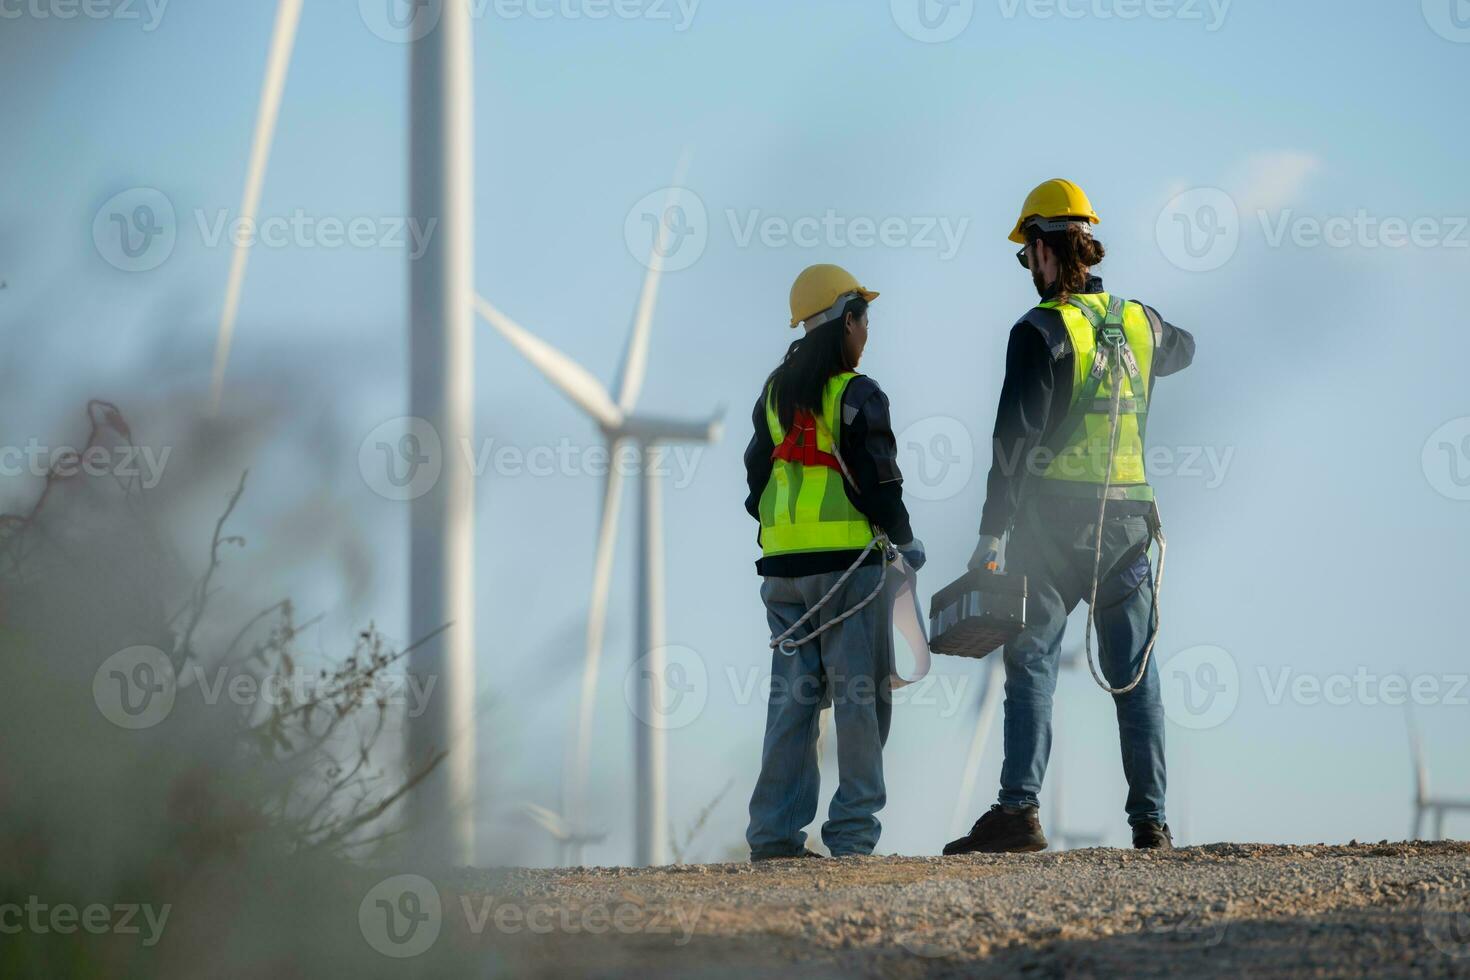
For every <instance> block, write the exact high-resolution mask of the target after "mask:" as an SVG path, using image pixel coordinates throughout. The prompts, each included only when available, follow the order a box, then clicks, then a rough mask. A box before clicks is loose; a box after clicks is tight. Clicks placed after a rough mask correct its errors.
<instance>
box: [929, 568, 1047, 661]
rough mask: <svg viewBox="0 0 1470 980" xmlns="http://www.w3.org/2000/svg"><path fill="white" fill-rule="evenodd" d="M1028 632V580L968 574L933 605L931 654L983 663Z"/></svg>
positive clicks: (983, 571)
mask: <svg viewBox="0 0 1470 980" xmlns="http://www.w3.org/2000/svg"><path fill="white" fill-rule="evenodd" d="M1025 628H1026V576H1024V575H1007V574H1005V573H1003V572H998V571H994V570H992V569H988V568H979V569H975V570H973V571H969V572H966V573H965V574H964V575H962V576H960V577H959V579H957V580H956V581H954V582H952V583H950V584H949V585H947V586H945V587H944V588H942V589H940V590H939V591H938V592H937V593H935V595H934V598H933V600H931V601H930V603H929V636H930V639H929V649H930V650H931V651H932V652H934V653H942V654H946V655H948V656H951V657H972V658H974V659H977V660H978V659H979V658H981V657H984V656H985V655H986V654H988V653H990V652H991V651H992V650H994V649H996V648H997V647H1001V646H1004V645H1005V644H1007V643H1009V642H1011V641H1012V640H1014V639H1015V638H1016V636H1017V635H1018V634H1019V633H1020V632H1021V630H1023V629H1025Z"/></svg>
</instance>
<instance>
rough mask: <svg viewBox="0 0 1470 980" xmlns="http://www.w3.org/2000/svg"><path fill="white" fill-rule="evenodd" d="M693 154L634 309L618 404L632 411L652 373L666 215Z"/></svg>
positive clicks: (683, 162) (685, 160) (681, 167)
mask: <svg viewBox="0 0 1470 980" xmlns="http://www.w3.org/2000/svg"><path fill="white" fill-rule="evenodd" d="M689 160H690V153H689V150H688V149H687V148H686V149H685V150H684V152H683V154H682V155H680V157H679V163H678V165H677V166H676V167H675V168H674V181H673V183H671V184H670V185H669V191H668V194H667V195H666V196H665V197H664V207H663V211H662V212H660V216H659V221H658V222H657V229H658V230H657V231H656V232H655V233H654V239H653V244H652V246H651V247H650V251H649V255H648V262H647V263H646V267H647V270H648V271H647V272H645V273H644V275H643V288H642V289H641V290H639V292H638V306H637V307H636V308H635V309H634V311H633V325H632V327H631V329H630V330H629V331H628V346H627V348H626V349H625V350H624V351H623V366H622V368H621V369H619V371H618V407H619V408H621V409H622V410H623V411H624V412H631V411H632V410H633V406H634V405H636V404H638V395H639V393H641V392H642V391H643V379H644V378H645V377H646V376H647V374H648V345H649V335H650V333H651V332H652V329H653V312H654V309H655V308H656V307H657V306H658V287H659V282H660V280H661V279H662V278H663V261H662V257H663V256H664V255H665V254H666V252H665V238H664V235H665V232H666V227H665V223H664V221H663V216H664V215H666V214H667V213H668V211H669V209H670V208H671V207H673V206H674V203H675V201H676V199H677V194H678V191H679V188H680V187H681V185H683V183H684V175H685V173H686V172H687V171H688V169H689Z"/></svg>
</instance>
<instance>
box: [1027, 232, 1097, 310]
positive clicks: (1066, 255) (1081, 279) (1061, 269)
mask: <svg viewBox="0 0 1470 980" xmlns="http://www.w3.org/2000/svg"><path fill="white" fill-rule="evenodd" d="M1026 238H1027V239H1028V240H1029V241H1033V242H1034V241H1037V240H1040V241H1043V242H1045V243H1046V246H1047V248H1049V249H1051V250H1052V251H1053V252H1054V253H1056V257H1057V302H1059V303H1065V302H1066V301H1067V300H1068V299H1069V298H1070V297H1071V295H1072V294H1073V293H1080V292H1084V291H1085V290H1086V288H1087V275H1088V271H1087V270H1088V269H1090V268H1091V267H1092V266H1095V265H1097V264H1098V263H1099V262H1101V261H1102V260H1103V257H1104V256H1105V255H1107V250H1106V249H1104V248H1103V246H1102V242H1100V241H1098V240H1097V239H1096V238H1093V237H1092V235H1091V234H1089V233H1088V231H1087V230H1086V229H1085V228H1083V226H1082V225H1080V224H1076V223H1073V224H1069V225H1067V227H1066V228H1065V229H1064V230H1062V231H1046V232H1044V231H1041V230H1040V229H1039V228H1037V227H1036V226H1035V225H1031V226H1029V227H1028V228H1027V229H1026Z"/></svg>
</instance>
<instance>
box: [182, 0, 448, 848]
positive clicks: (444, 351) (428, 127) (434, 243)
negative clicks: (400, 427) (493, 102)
mask: <svg viewBox="0 0 1470 980" xmlns="http://www.w3.org/2000/svg"><path fill="white" fill-rule="evenodd" d="M303 3H304V0H278V3H277V6H276V19H275V26H274V28H273V30H272V33H271V42H270V49H269V54H268V57H267V61H266V72H265V78H264V80H263V82H262V83H261V93H260V104H259V108H258V109H257V112H256V122H255V132H254V136H253V138H252V141H251V150H250V159H249V164H248V166H247V168H246V177H245V189H244V192H243V195H242V199H241V202H240V217H241V219H242V220H245V221H253V220H254V218H255V215H256V211H257V209H258V208H259V206H260V197H261V191H262V188H263V185H264V182H265V175H266V168H267V165H268V163H269V161H270V153H271V145H272V142H273V141H274V138H275V132H276V125H277V122H278V121H279V118H280V109H281V101H282V98H283V97H284V93H285V87H286V76H287V72H288V69H289V68H290V64H291V57H292V53H293V52H294V50H295V45H296V31H297V27H298V26H299V24H300V21H301V12H302V6H303ZM441 6H442V9H437V8H436V9H428V7H427V5H426V4H425V3H424V2H423V0H414V2H413V4H412V8H411V10H410V12H409V17H410V21H411V22H412V25H413V26H414V27H417V26H421V24H422V21H424V20H425V19H429V18H437V21H436V22H435V23H430V24H429V25H428V29H427V30H426V31H423V32H422V33H419V34H418V35H417V36H416V37H413V36H410V37H409V38H408V40H409V41H410V43H409V45H408V53H409V188H408V191H409V205H410V210H411V214H412V216H413V218H414V219H416V220H417V221H418V222H419V224H420V227H424V228H434V229H435V231H436V234H434V235H432V236H430V238H429V241H428V242H427V244H426V247H425V249H424V251H423V254H422V255H420V256H418V257H417V258H413V257H410V259H409V263H408V264H409V304H408V306H409V317H408V320H409V323H408V327H409V338H408V339H409V344H408V347H409V403H410V406H411V414H412V415H413V416H415V417H417V418H420V419H423V420H424V421H425V422H427V423H428V424H429V425H430V427H432V429H433V430H434V431H435V432H436V433H437V434H438V436H439V439H440V442H441V444H442V445H443V446H444V447H445V450H446V451H445V452H443V453H442V456H443V472H442V475H441V477H440V479H439V480H437V481H435V485H434V487H433V488H432V489H431V490H430V491H429V492H428V493H425V494H424V495H422V496H420V497H418V498H417V499H415V500H414V501H413V503H412V504H411V511H410V514H409V525H410V531H409V535H410V542H409V629H410V631H411V633H412V634H413V635H414V636H418V637H430V639H428V640H426V641H425V642H423V643H422V644H420V645H419V646H418V647H417V648H416V649H415V650H414V653H413V655H412V657H411V661H410V664H409V669H410V671H412V672H413V674H414V675H415V676H417V677H418V678H419V679H420V682H421V683H430V682H434V683H437V684H438V689H439V691H440V692H441V694H440V695H439V696H438V697H435V698H433V699H431V700H430V702H429V707H428V708H427V709H426V710H425V711H424V712H423V713H422V714H421V715H419V716H418V717H417V718H415V719H413V720H412V721H411V722H410V724H409V727H408V739H407V742H408V745H407V748H408V756H409V766H410V768H411V769H412V768H413V767H416V766H421V765H427V764H428V763H429V762H430V761H431V760H433V759H435V758H438V757H439V755H440V754H441V753H448V754H447V756H445V757H444V758H443V759H442V761H441V764H440V765H438V766H436V767H434V768H433V769H432V770H431V771H430V772H429V774H428V775H427V776H426V777H425V778H424V779H423V781H422V783H421V784H420V785H418V786H417V787H415V789H414V791H413V793H411V794H410V795H409V797H408V800H407V805H408V810H409V821H410V825H411V829H412V833H413V836H414V840H415V845H416V848H417V851H416V853H417V854H418V855H419V856H420V857H421V858H423V859H424V860H427V861H430V862H433V863H435V864H440V865H446V866H452V865H465V864H470V863H471V862H472V860H473V857H474V825H475V812H474V808H475V803H476V794H475V732H474V697H475V690H474V688H475V660H474V634H475V622H474V570H475V566H474V552H473V541H474V475H473V473H472V472H471V470H470V467H469V463H468V461H467V460H465V459H464V454H463V453H459V452H455V451H454V447H458V446H461V445H468V444H469V441H470V438H471V436H472V434H473V421H472V420H473V415H474V397H475V388H474V375H473V364H474V351H473V341H474V314H473V312H472V311H471V309H470V299H471V297H472V296H473V293H474V288H473V284H472V281H471V276H472V270H473V260H474V233H473V222H474V187H473V176H474V175H473V163H474V120H473V118H472V115H471V106H472V100H473V89H474V67H473V58H472V45H473V37H472V32H471V26H472V25H471V19H470V18H471V11H470V4H469V3H468V2H467V0H448V2H444V3H443V4H442V5H441ZM390 20H396V18H394V17H393V16H392V15H390ZM396 26H398V27H402V28H408V27H410V23H399V24H397V25H396ZM250 248H251V245H250V244H248V243H247V242H245V241H243V240H242V241H241V242H239V243H237V244H236V247H235V250H234V252H233V255H232V257H231V263H230V273H229V279H228V280H227V282H226V286H225V300H224V305H223V308H222V310H221V313H220V323H219V332H218V335H217V338H216V340H215V353H214V371H213V375H212V379H211V384H210V407H209V414H210V415H211V416H213V415H215V414H216V413H217V412H218V411H219V407H220V401H221V398H222V395H223V390H224V381H225V372H226V369H227V368H228V365H229V358H230V347H231V343H232V341H233V338H234V333H235V321H236V315H237V313H238V311H239V305H240V297H241V294H242V291H243V290H244V286H245V272H246V267H247V265H248V262H249V257H250ZM445 626H448V627H449V629H445V630H443V631H442V632H439V631H440V630H441V627H445Z"/></svg>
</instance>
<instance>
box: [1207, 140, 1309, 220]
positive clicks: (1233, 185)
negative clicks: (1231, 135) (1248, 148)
mask: <svg viewBox="0 0 1470 980" xmlns="http://www.w3.org/2000/svg"><path fill="white" fill-rule="evenodd" d="M1321 169H1322V161H1321V160H1320V159H1319V158H1318V157H1317V156H1315V155H1314V154H1311V153H1304V152H1301V151H1298V150H1271V151H1263V152H1258V153H1252V154H1251V155H1250V156H1248V157H1246V158H1245V160H1244V161H1243V162H1242V163H1241V164H1240V165H1239V166H1238V167H1236V168H1235V170H1234V171H1232V173H1231V175H1230V178H1229V179H1228V180H1227V181H1226V187H1227V188H1228V189H1229V190H1230V191H1231V193H1232V196H1234V198H1235V200H1236V203H1237V204H1238V205H1239V206H1240V208H1241V210H1242V211H1279V210H1281V209H1282V208H1288V207H1296V206H1299V202H1300V199H1301V194H1302V190H1303V188H1304V186H1305V185H1306V182H1307V178H1308V177H1310V176H1312V175H1313V174H1315V173H1316V172H1317V171H1319V170H1321Z"/></svg>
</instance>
